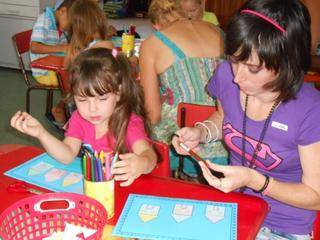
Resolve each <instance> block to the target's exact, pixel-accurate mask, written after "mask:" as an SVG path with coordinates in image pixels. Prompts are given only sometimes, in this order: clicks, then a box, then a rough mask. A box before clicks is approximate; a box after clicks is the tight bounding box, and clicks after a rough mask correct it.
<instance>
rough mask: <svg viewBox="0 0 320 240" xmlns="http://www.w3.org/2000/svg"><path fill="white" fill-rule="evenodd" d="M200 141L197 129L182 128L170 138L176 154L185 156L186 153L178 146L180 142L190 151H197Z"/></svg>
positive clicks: (199, 131) (199, 132)
mask: <svg viewBox="0 0 320 240" xmlns="http://www.w3.org/2000/svg"><path fill="white" fill-rule="evenodd" d="M178 136H179V137H178ZM200 139H201V130H200V129H199V128H196V127H184V128H181V129H179V130H178V131H176V132H175V134H174V137H173V138H172V144H173V146H174V148H175V150H176V151H177V153H178V154H182V155H186V154H187V153H186V151H185V150H183V148H181V147H180V145H179V144H180V142H182V143H184V144H185V145H186V146H187V147H189V148H190V149H193V150H195V151H197V146H198V145H199V143H200Z"/></svg>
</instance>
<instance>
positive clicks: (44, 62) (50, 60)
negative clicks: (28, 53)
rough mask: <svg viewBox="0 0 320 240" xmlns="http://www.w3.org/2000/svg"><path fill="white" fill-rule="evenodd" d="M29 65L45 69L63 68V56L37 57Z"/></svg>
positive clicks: (56, 69)
mask: <svg viewBox="0 0 320 240" xmlns="http://www.w3.org/2000/svg"><path fill="white" fill-rule="evenodd" d="M31 66H32V67H34V68H41V69H45V70H52V71H58V70H65V68H64V57H62V56H54V55H48V56H46V57H43V58H38V59H36V60H34V61H32V62H31Z"/></svg>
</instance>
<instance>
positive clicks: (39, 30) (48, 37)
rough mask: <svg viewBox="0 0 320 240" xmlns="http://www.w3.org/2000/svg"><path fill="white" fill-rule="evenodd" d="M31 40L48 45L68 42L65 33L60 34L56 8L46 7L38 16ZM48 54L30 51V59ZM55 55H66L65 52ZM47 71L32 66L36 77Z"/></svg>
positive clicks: (45, 73)
mask: <svg viewBox="0 0 320 240" xmlns="http://www.w3.org/2000/svg"><path fill="white" fill-rule="evenodd" d="M31 42H39V43H43V44H46V45H58V44H63V43H67V42H68V41H67V37H66V34H65V33H62V34H61V35H60V34H59V31H58V27H57V24H56V18H55V15H54V10H53V9H52V8H46V9H45V10H44V12H43V13H42V14H41V15H40V16H39V17H38V19H37V21H36V23H35V25H34V26H33V29H32V35H31ZM48 55H49V54H36V53H32V52H30V59H31V61H34V60H36V59H38V58H42V57H45V56H48ZM55 55H64V53H58V54H55ZM47 72H48V71H46V70H41V69H37V68H32V74H33V76H35V77H38V76H43V75H47Z"/></svg>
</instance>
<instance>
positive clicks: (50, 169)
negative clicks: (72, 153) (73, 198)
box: [4, 153, 83, 194]
mask: <svg viewBox="0 0 320 240" xmlns="http://www.w3.org/2000/svg"><path fill="white" fill-rule="evenodd" d="M4 174H5V175H7V176H9V177H13V178H16V179H19V180H22V181H25V182H27V183H31V184H33V185H36V186H39V187H43V188H46V189H49V190H51V191H54V192H72V193H79V194H82V193H83V175H82V170H81V160H80V158H76V159H75V160H74V161H73V162H72V163H70V164H68V165H66V164H62V163H60V162H58V161H56V160H55V159H54V158H52V157H50V156H49V155H48V154H47V153H43V154H41V155H39V156H37V157H35V158H32V159H31V160H29V161H27V162H25V163H23V164H21V165H19V166H17V167H15V168H12V169H10V170H9V171H7V172H5V173H4Z"/></svg>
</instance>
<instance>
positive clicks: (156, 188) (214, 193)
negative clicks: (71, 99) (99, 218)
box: [0, 146, 268, 240]
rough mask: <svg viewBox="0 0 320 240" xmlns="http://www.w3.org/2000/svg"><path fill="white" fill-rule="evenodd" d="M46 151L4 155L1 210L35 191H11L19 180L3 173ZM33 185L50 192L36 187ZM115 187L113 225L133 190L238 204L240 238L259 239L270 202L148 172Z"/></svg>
mask: <svg viewBox="0 0 320 240" xmlns="http://www.w3.org/2000/svg"><path fill="white" fill-rule="evenodd" d="M42 152H43V150H41V149H39V148H36V147H31V146H23V147H19V148H16V149H14V150H12V151H10V152H5V151H4V152H3V153H2V154H0V196H1V204H0V213H1V212H2V211H4V210H5V209H6V208H7V207H8V206H10V205H11V204H12V203H14V202H15V201H17V200H20V199H22V198H25V197H29V196H32V194H31V193H9V192H8V191H7V190H6V188H7V187H8V186H9V185H10V184H12V183H13V182H15V181H16V180H15V179H12V178H9V177H7V176H5V175H4V174H3V173H4V172H5V171H7V170H9V169H11V168H13V167H15V166H18V165H20V164H21V163H23V162H25V161H27V160H29V159H30V158H33V157H35V156H37V155H39V154H40V153H42ZM33 188H35V189H38V190H41V191H44V192H49V191H48V190H45V189H41V188H39V187H36V186H34V187H33ZM115 189H116V190H115V202H116V203H115V216H114V218H113V219H112V220H111V222H110V224H112V225H115V224H116V222H117V220H118V218H119V215H120V213H121V211H122V208H123V206H124V204H125V202H126V199H127V197H128V195H129V194H130V193H136V194H146V195H155V196H163V197H172V198H187V199H196V200H207V201H221V202H233V203H237V204H238V239H239V240H244V239H255V236H256V234H257V232H258V230H259V229H260V226H261V224H262V222H263V220H264V218H265V217H266V215H267V212H268V205H267V203H266V202H265V201H264V200H262V199H261V198H258V197H253V196H249V195H246V194H241V193H228V194H225V193H222V192H220V191H218V190H216V189H213V188H212V187H209V186H204V185H199V184H195V183H190V182H185V181H181V180H176V179H172V178H163V177H158V176H152V175H145V176H141V177H139V178H138V179H136V180H135V182H134V183H133V184H132V185H130V186H129V187H120V186H119V184H118V183H117V184H116V188H115ZM212 234H214V233H212ZM208 239H209V236H208Z"/></svg>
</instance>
